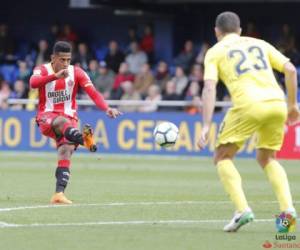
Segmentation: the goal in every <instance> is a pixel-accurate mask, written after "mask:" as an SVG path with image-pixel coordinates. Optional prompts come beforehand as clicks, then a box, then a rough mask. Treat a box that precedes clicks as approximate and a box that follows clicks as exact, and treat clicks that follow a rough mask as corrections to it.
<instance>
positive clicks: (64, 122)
mask: <svg viewBox="0 0 300 250" xmlns="http://www.w3.org/2000/svg"><path fill="white" fill-rule="evenodd" d="M53 128H54V130H55V132H56V134H58V135H61V136H64V137H65V138H66V139H67V140H68V141H70V142H73V143H75V144H80V145H82V146H84V147H86V148H87V149H88V150H89V151H91V152H96V151H97V146H96V144H95V142H94V139H93V130H92V128H91V126H90V125H88V124H85V125H84V126H83V132H82V133H81V132H80V131H79V130H78V128H77V127H76V126H74V124H72V122H70V121H69V120H68V119H67V118H65V117H62V116H59V117H57V118H56V119H55V120H54V121H53Z"/></svg>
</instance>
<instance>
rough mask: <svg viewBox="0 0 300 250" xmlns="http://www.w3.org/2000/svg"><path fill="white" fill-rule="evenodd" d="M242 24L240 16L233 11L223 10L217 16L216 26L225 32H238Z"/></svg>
mask: <svg viewBox="0 0 300 250" xmlns="http://www.w3.org/2000/svg"><path fill="white" fill-rule="evenodd" d="M240 25H241V22H240V18H239V16H238V15H237V14H236V13H234V12H231V11H226V12H222V13H221V14H219V15H218V16H217V18H216V27H217V28H218V29H219V30H220V31H221V32H223V33H233V32H237V31H238V30H239V28H240Z"/></svg>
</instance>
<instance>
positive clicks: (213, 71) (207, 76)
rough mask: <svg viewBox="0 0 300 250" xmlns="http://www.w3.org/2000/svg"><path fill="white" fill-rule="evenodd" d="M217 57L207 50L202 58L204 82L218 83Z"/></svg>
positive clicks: (210, 50)
mask: <svg viewBox="0 0 300 250" xmlns="http://www.w3.org/2000/svg"><path fill="white" fill-rule="evenodd" d="M218 75H219V73H218V57H217V54H216V53H215V51H214V50H213V48H212V49H209V50H208V51H207V53H206V55H205V58H204V80H214V81H218V79H219V77H218Z"/></svg>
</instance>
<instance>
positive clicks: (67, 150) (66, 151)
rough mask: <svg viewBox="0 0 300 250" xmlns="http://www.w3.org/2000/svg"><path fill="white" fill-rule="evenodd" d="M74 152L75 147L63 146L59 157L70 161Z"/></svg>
mask: <svg viewBox="0 0 300 250" xmlns="http://www.w3.org/2000/svg"><path fill="white" fill-rule="evenodd" d="M73 152H74V145H68V144H63V145H61V146H60V147H59V148H58V154H59V157H60V158H62V159H69V158H70V157H71V155H72V154H73Z"/></svg>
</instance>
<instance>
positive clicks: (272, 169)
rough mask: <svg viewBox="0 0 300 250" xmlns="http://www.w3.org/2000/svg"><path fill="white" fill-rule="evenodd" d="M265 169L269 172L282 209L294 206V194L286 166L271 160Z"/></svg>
mask: <svg viewBox="0 0 300 250" xmlns="http://www.w3.org/2000/svg"><path fill="white" fill-rule="evenodd" d="M264 171H265V173H266V174H267V176H268V178H269V181H270V182H271V184H272V187H273V190H274V192H275V194H276V196H277V200H278V202H279V205H280V210H281V211H285V210H287V209H288V208H292V207H293V201H292V195H291V191H290V186H289V181H288V178H287V176H286V173H285V170H284V168H283V167H282V166H281V165H280V164H279V162H277V161H271V162H269V163H268V164H267V165H266V166H265V168H264Z"/></svg>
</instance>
